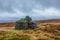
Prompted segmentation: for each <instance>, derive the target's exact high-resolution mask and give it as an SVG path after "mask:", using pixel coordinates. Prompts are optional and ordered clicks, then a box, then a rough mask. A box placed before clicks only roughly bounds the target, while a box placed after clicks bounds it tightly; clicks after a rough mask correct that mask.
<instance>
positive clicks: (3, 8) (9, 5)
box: [0, 0, 60, 20]
mask: <svg viewBox="0 0 60 40" xmlns="http://www.w3.org/2000/svg"><path fill="white" fill-rule="evenodd" d="M59 14H60V0H0V20H16V18H18V19H20V18H21V17H24V16H26V15H29V16H31V17H32V18H33V19H48V18H59V17H60V15H59Z"/></svg>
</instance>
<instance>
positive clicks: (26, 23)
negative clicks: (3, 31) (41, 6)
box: [15, 16, 36, 30]
mask: <svg viewBox="0 0 60 40" xmlns="http://www.w3.org/2000/svg"><path fill="white" fill-rule="evenodd" d="M34 28H36V24H35V23H34V22H32V19H31V17H29V16H26V17H25V18H23V19H20V20H18V21H16V26H15V29H18V30H20V29H34Z"/></svg>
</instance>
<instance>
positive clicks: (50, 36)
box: [0, 24, 60, 40]
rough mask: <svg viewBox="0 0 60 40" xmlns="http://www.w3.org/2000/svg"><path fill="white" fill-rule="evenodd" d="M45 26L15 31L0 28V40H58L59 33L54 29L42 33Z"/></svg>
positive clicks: (59, 39)
mask: <svg viewBox="0 0 60 40" xmlns="http://www.w3.org/2000/svg"><path fill="white" fill-rule="evenodd" d="M45 25H46V24H45ZM45 25H42V24H40V25H38V26H39V27H38V28H37V29H34V30H30V29H29V30H15V29H14V27H1V28H0V40H60V31H58V30H57V31H55V29H54V28H53V29H52V30H51V28H50V27H47V30H46V31H44V29H45V28H46V26H45ZM48 30H49V31H48ZM53 30H54V31H53Z"/></svg>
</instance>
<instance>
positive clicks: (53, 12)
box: [32, 8, 60, 19]
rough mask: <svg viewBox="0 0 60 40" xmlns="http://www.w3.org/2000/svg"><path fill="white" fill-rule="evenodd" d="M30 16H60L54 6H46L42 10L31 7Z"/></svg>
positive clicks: (44, 17) (59, 11) (59, 12)
mask: <svg viewBox="0 0 60 40" xmlns="http://www.w3.org/2000/svg"><path fill="white" fill-rule="evenodd" d="M32 13H33V14H32V16H34V17H37V18H38V17H41V18H42V17H43V18H42V19H49V18H57V17H58V18H59V17H60V15H59V14H60V10H58V9H56V8H46V9H44V10H40V9H33V10H32Z"/></svg>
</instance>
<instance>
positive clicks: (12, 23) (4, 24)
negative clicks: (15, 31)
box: [0, 22, 15, 27]
mask: <svg viewBox="0 0 60 40" xmlns="http://www.w3.org/2000/svg"><path fill="white" fill-rule="evenodd" d="M13 26H15V22H6V23H0V27H13Z"/></svg>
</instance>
